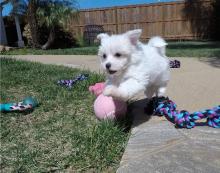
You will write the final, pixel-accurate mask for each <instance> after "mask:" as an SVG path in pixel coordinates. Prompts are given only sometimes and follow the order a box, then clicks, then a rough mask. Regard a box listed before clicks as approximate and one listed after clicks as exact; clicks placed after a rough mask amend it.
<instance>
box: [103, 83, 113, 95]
mask: <svg viewBox="0 0 220 173" xmlns="http://www.w3.org/2000/svg"><path fill="white" fill-rule="evenodd" d="M114 92H116V87H115V86H112V85H111V86H106V87H105V89H104V91H103V94H104V95H105V96H113V95H114Z"/></svg>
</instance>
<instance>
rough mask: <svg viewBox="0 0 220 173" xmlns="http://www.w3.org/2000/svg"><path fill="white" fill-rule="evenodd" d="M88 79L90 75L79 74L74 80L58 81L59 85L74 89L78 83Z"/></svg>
mask: <svg viewBox="0 0 220 173" xmlns="http://www.w3.org/2000/svg"><path fill="white" fill-rule="evenodd" d="M88 77H89V75H88V74H79V75H77V76H76V77H75V78H74V79H66V80H58V81H57V84H59V85H62V86H66V87H68V88H72V87H73V85H74V84H75V83H76V82H77V81H82V80H86V79H87V78H88Z"/></svg>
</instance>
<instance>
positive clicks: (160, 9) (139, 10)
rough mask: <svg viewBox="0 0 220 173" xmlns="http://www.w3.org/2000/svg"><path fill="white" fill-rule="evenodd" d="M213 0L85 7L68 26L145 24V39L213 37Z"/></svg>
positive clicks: (114, 29)
mask: <svg viewBox="0 0 220 173" xmlns="http://www.w3.org/2000/svg"><path fill="white" fill-rule="evenodd" d="M212 12H213V0H185V1H177V2H169V3H157V4H144V5H135V6H134V5H130V6H122V7H112V8H99V9H89V10H81V11H80V12H79V18H78V20H74V19H71V20H70V22H69V24H68V28H69V30H70V31H71V32H73V33H74V34H83V32H84V27H85V25H89V24H95V25H102V26H103V27H104V30H105V31H107V32H110V33H114V34H115V33H123V32H125V31H127V30H131V29H135V28H141V29H142V30H143V33H142V37H141V39H142V40H147V39H149V38H150V37H151V36H154V35H160V36H162V37H164V38H166V39H204V38H209V37H210V32H209V31H210V27H211V21H212V20H211V19H212V14H213V13H212Z"/></svg>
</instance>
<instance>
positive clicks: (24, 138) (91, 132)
mask: <svg viewBox="0 0 220 173" xmlns="http://www.w3.org/2000/svg"><path fill="white" fill-rule="evenodd" d="M0 62H1V79H0V84H1V91H0V102H1V103H2V102H11V101H16V102H18V101H21V100H22V99H23V98H24V97H26V96H34V97H35V98H37V99H38V101H39V103H40V105H39V106H38V107H37V108H36V109H35V110H34V111H33V112H31V113H15V112H14V113H1V116H0V118H1V120H0V121H1V127H0V131H1V149H0V150H1V168H0V169H1V172H7V173H8V172H71V171H72V172H115V170H116V169H117V167H118V166H119V162H120V159H121V156H122V154H123V151H124V148H125V146H126V143H127V140H128V137H129V133H128V132H126V130H125V129H126V128H127V127H129V125H128V121H127V122H126V121H124V122H120V123H115V122H111V121H106V122H100V121H98V120H97V119H96V118H95V116H94V113H93V102H94V99H95V97H94V96H92V95H91V94H90V93H89V92H88V86H89V85H91V84H94V83H96V82H99V81H103V76H100V75H98V74H95V73H89V74H90V76H89V79H88V80H85V81H81V82H79V83H77V84H76V85H75V87H74V88H72V89H67V88H64V87H61V86H58V85H57V84H56V82H57V80H59V79H70V78H73V76H75V75H77V74H79V73H80V72H81V71H79V70H76V69H72V68H67V67H62V66H53V65H42V64H40V63H31V62H24V61H15V60H11V59H6V58H1V59H0Z"/></svg>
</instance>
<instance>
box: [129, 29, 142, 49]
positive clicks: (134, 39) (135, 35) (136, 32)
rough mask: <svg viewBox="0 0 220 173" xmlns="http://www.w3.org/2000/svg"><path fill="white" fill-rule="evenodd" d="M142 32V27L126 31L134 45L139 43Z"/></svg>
mask: <svg viewBox="0 0 220 173" xmlns="http://www.w3.org/2000/svg"><path fill="white" fill-rule="evenodd" d="M141 33H142V30H141V29H135V30H131V31H128V32H126V33H125V35H126V36H127V37H128V38H129V40H130V41H131V43H132V44H133V45H136V44H137V41H138V39H139V38H140V36H141Z"/></svg>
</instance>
